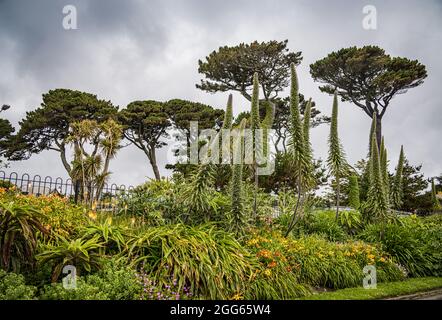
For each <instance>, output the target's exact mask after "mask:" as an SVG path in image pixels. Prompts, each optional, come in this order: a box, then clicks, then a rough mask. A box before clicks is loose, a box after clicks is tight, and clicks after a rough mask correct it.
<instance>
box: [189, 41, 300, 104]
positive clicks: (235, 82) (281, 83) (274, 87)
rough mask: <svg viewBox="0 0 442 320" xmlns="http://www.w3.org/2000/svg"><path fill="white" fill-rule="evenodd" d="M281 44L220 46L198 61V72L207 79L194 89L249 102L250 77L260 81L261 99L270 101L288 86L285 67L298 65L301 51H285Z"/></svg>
mask: <svg viewBox="0 0 442 320" xmlns="http://www.w3.org/2000/svg"><path fill="white" fill-rule="evenodd" d="M287 42H288V41H287V40H285V41H268V42H261V43H259V42H257V41H254V42H252V43H250V44H244V43H241V44H239V45H237V46H233V47H228V46H224V47H220V48H219V49H218V50H217V51H213V52H212V53H210V55H209V56H207V57H206V59H205V61H201V60H199V61H198V72H199V73H201V74H203V75H204V76H205V78H206V79H207V80H201V84H197V85H196V87H197V88H199V89H201V90H204V91H207V92H211V93H214V92H219V91H220V92H225V91H228V90H234V91H238V92H240V93H241V94H242V95H243V96H244V97H245V98H246V99H247V100H249V101H250V100H251V94H250V89H251V87H252V86H253V80H252V79H253V74H254V73H257V74H258V76H259V78H260V79H261V83H262V88H263V93H264V98H265V99H266V100H269V99H274V98H275V97H276V96H277V95H278V93H279V92H281V91H282V90H283V89H284V88H285V87H287V86H288V80H289V77H290V74H289V71H288V67H289V65H290V64H291V63H294V64H296V65H297V64H299V63H300V61H301V60H302V57H301V52H289V49H288V48H287Z"/></svg>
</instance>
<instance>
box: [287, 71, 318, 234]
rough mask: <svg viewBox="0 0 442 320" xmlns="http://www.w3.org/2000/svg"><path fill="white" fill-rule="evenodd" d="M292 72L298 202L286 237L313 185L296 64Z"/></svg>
mask: <svg viewBox="0 0 442 320" xmlns="http://www.w3.org/2000/svg"><path fill="white" fill-rule="evenodd" d="M290 71H291V87H290V133H291V139H290V153H289V157H290V162H291V166H292V168H293V171H292V173H293V177H294V179H295V181H296V188H297V193H298V195H297V201H296V206H295V208H294V211H293V214H292V217H291V218H290V221H289V225H288V228H287V231H286V234H285V236H286V237H287V236H288V235H289V233H290V232H291V231H292V230H293V228H294V227H295V224H296V222H297V219H298V210H299V209H300V208H301V209H302V201H303V200H304V195H305V193H306V192H307V190H308V189H309V188H310V187H311V185H312V174H313V166H312V162H311V159H312V156H311V149H310V147H307V143H306V141H305V137H304V134H305V133H304V128H305V127H304V126H303V124H302V122H301V115H300V110H299V95H298V92H299V85H298V77H297V75H296V69H295V64H293V63H292V64H291V65H290Z"/></svg>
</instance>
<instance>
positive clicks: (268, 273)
mask: <svg viewBox="0 0 442 320" xmlns="http://www.w3.org/2000/svg"><path fill="white" fill-rule="evenodd" d="M264 274H265V275H266V276H267V277H270V276H271V275H272V271H271V270H270V269H265V270H264Z"/></svg>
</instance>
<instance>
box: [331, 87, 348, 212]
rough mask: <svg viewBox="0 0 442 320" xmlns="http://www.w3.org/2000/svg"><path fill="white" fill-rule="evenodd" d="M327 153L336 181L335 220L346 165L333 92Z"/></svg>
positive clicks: (346, 169) (336, 102)
mask: <svg viewBox="0 0 442 320" xmlns="http://www.w3.org/2000/svg"><path fill="white" fill-rule="evenodd" d="M328 144H329V151H328V159H327V164H328V167H329V171H330V173H331V174H332V175H333V176H334V177H335V181H336V220H337V219H338V218H339V200H340V199H339V197H340V180H341V178H342V177H343V176H344V175H345V174H346V173H347V172H348V164H347V161H346V159H345V153H344V150H343V148H342V145H341V142H340V141H339V136H338V94H337V92H335V95H334V97H333V109H332V118H331V124H330V135H329V139H328Z"/></svg>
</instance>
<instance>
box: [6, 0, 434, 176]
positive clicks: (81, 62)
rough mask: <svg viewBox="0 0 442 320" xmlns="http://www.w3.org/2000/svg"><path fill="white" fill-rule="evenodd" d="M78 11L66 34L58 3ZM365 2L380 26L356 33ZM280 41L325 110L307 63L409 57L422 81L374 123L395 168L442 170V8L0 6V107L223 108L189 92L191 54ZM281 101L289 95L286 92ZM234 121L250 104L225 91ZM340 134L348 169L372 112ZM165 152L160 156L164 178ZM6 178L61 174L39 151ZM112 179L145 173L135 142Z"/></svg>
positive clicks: (321, 136)
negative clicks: (78, 96)
mask: <svg viewBox="0 0 442 320" xmlns="http://www.w3.org/2000/svg"><path fill="white" fill-rule="evenodd" d="M69 4H71V5H74V6H75V7H76V8H77V15H78V17H77V19H78V21H77V24H78V29H77V30H65V29H63V25H62V20H63V17H64V15H63V12H62V10H63V7H64V6H65V5H69ZM365 5H374V6H375V7H376V9H377V29H376V30H365V29H364V28H363V27H362V19H363V18H364V14H363V12H362V8H363V7H364V6H365ZM284 39H288V40H289V43H288V45H289V48H290V49H291V50H293V51H302V53H303V57H304V59H303V62H302V64H301V65H300V67H299V68H298V76H299V82H300V90H301V92H302V93H303V94H304V95H305V96H307V97H310V96H311V97H312V98H313V99H314V100H315V101H316V102H317V106H318V108H319V109H320V110H321V111H322V112H323V113H324V114H330V112H331V104H332V98H331V97H330V96H328V95H326V94H324V93H321V92H320V91H319V89H318V83H315V82H314V81H313V80H312V79H311V77H310V73H309V65H310V64H311V63H313V62H315V61H316V60H318V59H320V58H323V57H324V56H326V55H327V54H328V53H330V52H331V51H335V50H338V49H340V48H343V47H348V46H354V45H356V46H362V45H369V44H370V45H378V46H380V47H382V48H384V49H385V50H386V52H387V53H389V54H391V55H393V56H403V57H407V58H410V59H418V60H419V61H420V62H421V63H423V64H425V65H426V67H427V71H428V78H427V79H426V80H425V83H424V84H423V85H421V86H420V87H418V88H414V89H411V90H410V91H409V92H407V93H406V94H404V95H401V96H397V97H395V98H394V99H393V100H392V102H391V104H390V107H389V110H387V113H386V115H385V116H384V119H383V132H384V135H385V139H386V145H387V148H388V151H389V158H390V162H391V163H390V168H391V170H393V169H394V167H395V164H396V162H397V158H398V153H399V150H400V145H401V144H403V145H404V148H405V152H406V156H407V158H408V159H409V160H410V161H411V163H413V164H423V171H424V173H425V175H426V176H434V175H438V174H440V173H441V172H442V164H441V163H442V161H441V159H442V147H441V142H440V141H441V138H442V129H441V124H442V110H441V106H442V97H441V92H442V91H441V85H442V59H441V49H442V1H436V0H434V1H432V0H426V1H418V0H416V1H328V0H327V1H326V0H324V1H294V0H290V1H289V0H287V1H281V0H280V1H275V0H272V1H265V0H259V1H258V0H255V1H239V0H234V1H233V0H232V1H229V0H224V1H216V2H215V1H208V0H205V1H204V0H200V1H191V0H175V1H167V0H166V1H164V0H162V1H141V0H140V1H137V0H133V1H130V0H125V1H123V0H120V1H117V0H90V1H88V0H81V1H74V0H64V1H58V0H38V1H31V0H29V1H22V0H10V1H9V0H0V104H10V105H11V106H13V107H12V108H11V109H10V110H8V111H6V112H4V113H2V116H4V117H6V118H8V119H9V120H10V121H11V122H12V123H13V124H14V125H15V126H17V123H18V121H19V120H20V119H21V118H22V117H23V116H24V114H25V112H26V111H28V110H32V109H35V108H37V107H38V106H39V105H40V103H41V95H42V93H45V92H47V91H48V90H51V89H55V88H69V89H77V90H82V91H86V92H91V93H94V94H97V95H98V97H99V98H102V99H109V100H111V101H112V102H113V103H114V104H115V105H119V106H120V108H124V107H125V106H126V105H127V104H128V103H129V102H131V101H134V100H140V99H153V100H160V101H165V100H169V99H172V98H180V99H188V100H193V101H198V102H202V103H206V104H210V105H212V106H214V107H218V108H223V107H224V105H225V103H226V100H227V95H228V94H227V93H217V94H209V93H205V92H203V91H200V90H198V89H196V88H195V83H198V82H199V79H200V75H199V74H198V71H197V66H198V65H197V61H198V59H202V58H204V57H205V56H206V55H207V54H208V53H210V52H211V51H213V50H215V49H217V48H218V47H219V46H223V45H236V44H238V43H240V42H251V41H253V40H258V41H268V40H284ZM284 94H287V92H285V93H284ZM234 108H235V109H234V110H235V114H237V113H239V112H240V111H244V110H249V108H250V106H249V103H248V102H247V101H246V100H245V99H243V98H242V97H241V96H240V95H238V94H234ZM339 121H340V123H339V133H340V136H341V140H342V143H343V145H344V148H345V150H346V152H347V155H348V158H349V161H350V162H351V163H354V162H356V161H357V160H359V159H361V158H362V157H364V156H365V155H366V153H367V143H368V137H367V135H368V131H369V126H370V119H369V117H368V116H367V115H366V114H365V113H364V112H363V111H362V110H360V109H358V108H356V107H355V106H354V105H351V104H349V103H341V104H340V114H339ZM328 129H329V128H328V126H322V127H319V128H316V129H314V130H313V131H312V143H313V148H314V152H315V156H316V157H322V158H325V157H326V154H327V136H328ZM165 151H166V148H164V149H163V150H162V152H160V154H159V156H158V157H159V162H160V167H161V172H162V174H164V175H166V174H168V172H167V171H166V170H165V169H164V164H165V163H166V162H167V160H166V152H165ZM6 170H7V171H8V172H9V171H12V170H15V171H18V172H21V173H24V172H28V173H31V174H40V175H51V176H58V175H59V176H66V173H65V171H64V169H63V166H62V164H61V161H60V158H59V155H58V153H56V152H54V151H44V152H42V153H41V154H38V155H33V156H32V157H31V159H29V160H27V161H21V162H12V163H11V166H10V168H8V169H6ZM111 171H112V172H113V174H112V181H114V182H117V183H119V184H121V183H124V184H138V183H141V182H143V181H145V180H146V179H147V177H153V174H152V170H151V168H150V166H149V163H148V161H147V159H146V157H145V155H144V154H143V153H142V151H141V150H138V149H136V148H133V147H128V148H126V149H123V150H122V151H121V152H120V153H119V155H118V156H117V158H116V159H115V160H114V161H113V162H112V163H111Z"/></svg>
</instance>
